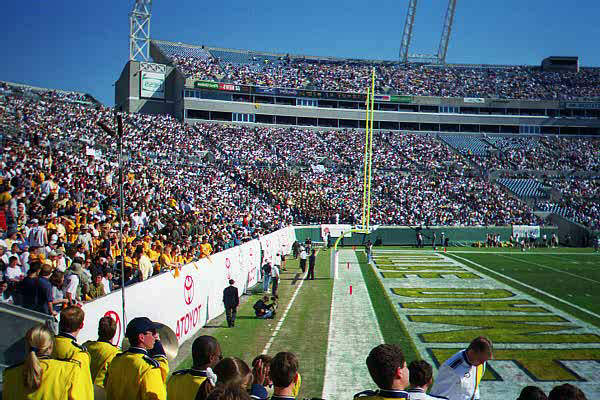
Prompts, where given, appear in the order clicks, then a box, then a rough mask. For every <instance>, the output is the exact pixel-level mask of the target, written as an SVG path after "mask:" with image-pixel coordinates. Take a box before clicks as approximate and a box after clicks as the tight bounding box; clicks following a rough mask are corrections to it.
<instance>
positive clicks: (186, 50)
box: [151, 39, 539, 68]
mask: <svg viewBox="0 0 600 400" xmlns="http://www.w3.org/2000/svg"><path fill="white" fill-rule="evenodd" d="M151 45H153V46H154V47H155V48H157V49H158V50H160V52H161V53H162V54H163V55H164V56H166V57H167V58H169V59H170V58H171V57H172V56H173V55H175V54H178V55H181V56H188V57H194V58H204V57H206V56H208V55H214V53H217V54H218V55H217V56H216V57H219V56H220V55H223V54H226V55H232V56H233V57H236V58H237V57H240V56H243V57H244V58H248V59H252V57H255V58H257V59H258V61H260V60H261V59H264V60H267V59H280V58H281V59H283V58H289V59H292V60H307V61H313V62H341V63H348V64H352V63H356V64H358V63H361V64H373V65H404V64H405V63H402V62H400V61H398V60H376V59H367V58H365V59H359V58H343V57H333V56H315V55H306V54H291V53H278V52H269V51H260V50H244V49H231V48H225V47H215V46H207V45H195V44H189V43H182V42H171V41H166V40H157V39H152V41H151ZM220 58H222V57H220ZM156 61H159V60H156ZM223 61H227V60H223ZM256 61H257V60H254V62H256ZM428 65H430V66H432V67H439V68H443V67H444V66H447V67H453V68H461V67H462V68H514V67H532V68H538V67H539V65H516V64H468V63H457V64H445V65H439V64H428Z"/></svg>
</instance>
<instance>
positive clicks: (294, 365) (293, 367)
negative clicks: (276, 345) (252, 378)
mask: <svg viewBox="0 0 600 400" xmlns="http://www.w3.org/2000/svg"><path fill="white" fill-rule="evenodd" d="M298 368H299V365H298V358H297V357H296V356H295V355H294V353H290V352H280V353H277V354H276V355H275V357H273V359H272V360H271V365H270V368H269V377H270V378H271V381H272V382H273V396H272V397H271V399H272V400H283V399H286V400H289V399H290V398H292V399H293V398H294V397H295V395H294V386H295V385H296V382H298V378H299V374H298Z"/></svg>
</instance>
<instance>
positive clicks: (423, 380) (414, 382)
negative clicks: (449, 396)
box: [406, 360, 446, 400]
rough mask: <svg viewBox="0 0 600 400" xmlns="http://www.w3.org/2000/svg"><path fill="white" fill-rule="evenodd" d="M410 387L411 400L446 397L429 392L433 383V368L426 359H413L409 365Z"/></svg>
mask: <svg viewBox="0 0 600 400" xmlns="http://www.w3.org/2000/svg"><path fill="white" fill-rule="evenodd" d="M408 371H409V381H410V387H409V388H408V389H407V390H406V391H407V392H408V395H409V396H410V400H435V399H446V398H445V397H433V396H430V395H428V394H427V388H428V387H429V386H431V384H432V383H433V369H432V368H431V365H429V363H428V362H427V361H425V360H419V361H413V362H411V363H410V364H409V365H408Z"/></svg>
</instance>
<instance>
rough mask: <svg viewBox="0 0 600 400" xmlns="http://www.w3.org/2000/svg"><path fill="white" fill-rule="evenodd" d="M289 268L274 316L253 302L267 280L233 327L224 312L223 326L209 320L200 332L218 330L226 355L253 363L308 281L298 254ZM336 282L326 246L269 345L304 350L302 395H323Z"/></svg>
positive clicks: (214, 333) (185, 364)
mask: <svg viewBox="0 0 600 400" xmlns="http://www.w3.org/2000/svg"><path fill="white" fill-rule="evenodd" d="M286 268H287V272H282V273H281V279H280V282H279V290H278V295H279V308H278V311H277V314H276V317H275V318H274V319H267V320H261V319H257V318H255V317H254V309H253V308H252V306H253V305H254V303H255V302H256V301H257V300H258V299H259V298H260V296H262V284H259V286H257V287H256V291H257V292H256V294H253V295H252V296H250V298H249V299H248V301H246V302H245V303H244V304H242V305H241V306H240V307H239V309H238V313H237V320H236V324H235V328H231V329H230V328H227V327H226V326H227V324H226V322H225V320H224V318H218V319H217V320H218V321H222V322H221V323H220V324H219V326H211V325H209V326H206V327H204V328H202V329H200V331H199V332H198V335H211V336H214V337H215V338H217V340H218V341H219V343H220V344H221V347H222V351H223V355H224V356H225V357H227V356H234V357H239V358H241V359H243V360H244V361H246V362H247V363H248V365H250V363H251V362H252V359H253V358H254V357H255V356H257V355H259V354H261V353H262V351H263V349H264V348H265V346H266V344H267V342H268V341H269V339H270V338H271V335H272V334H273V332H274V330H275V327H276V325H277V323H278V321H279V320H280V319H281V318H282V317H283V314H284V312H285V310H286V308H287V307H288V304H289V303H290V300H291V298H292V296H293V294H294V292H295V291H296V288H297V287H298V285H300V283H301V282H302V281H301V279H302V278H301V276H302V275H301V270H300V268H299V262H298V260H294V259H293V257H291V256H288V258H287V261H286ZM332 288H333V280H331V279H329V252H328V251H326V250H321V251H320V252H319V254H318V255H317V263H316V267H315V280H314V281H304V283H303V284H302V287H301V288H300V290H299V292H298V295H297V297H296V299H295V300H294V304H293V305H292V306H291V308H290V311H289V313H288V314H287V316H286V319H285V321H284V322H283V324H282V326H281V328H280V330H279V332H278V333H277V335H276V337H275V339H274V341H273V344H272V346H271V348H270V349H269V351H268V354H270V355H272V356H273V355H275V354H276V353H277V352H279V351H291V352H293V353H294V354H296V356H298V359H299V363H300V374H301V376H302V387H301V390H300V394H299V398H303V397H309V398H310V397H320V396H321V392H322V390H323V379H324V376H325V363H326V357H327V338H328V334H329V317H330V306H331V296H332ZM191 365H192V359H191V356H190V357H188V358H187V359H185V360H184V361H183V362H182V363H180V364H179V365H178V366H177V369H184V368H189V367H190V366H191ZM173 371H175V369H173Z"/></svg>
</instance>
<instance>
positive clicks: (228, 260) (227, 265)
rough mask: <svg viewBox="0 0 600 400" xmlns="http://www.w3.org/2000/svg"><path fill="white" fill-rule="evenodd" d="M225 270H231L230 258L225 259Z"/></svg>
mask: <svg viewBox="0 0 600 400" xmlns="http://www.w3.org/2000/svg"><path fill="white" fill-rule="evenodd" d="M225 268H227V269H229V268H231V260H230V259H229V258H226V259H225Z"/></svg>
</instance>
